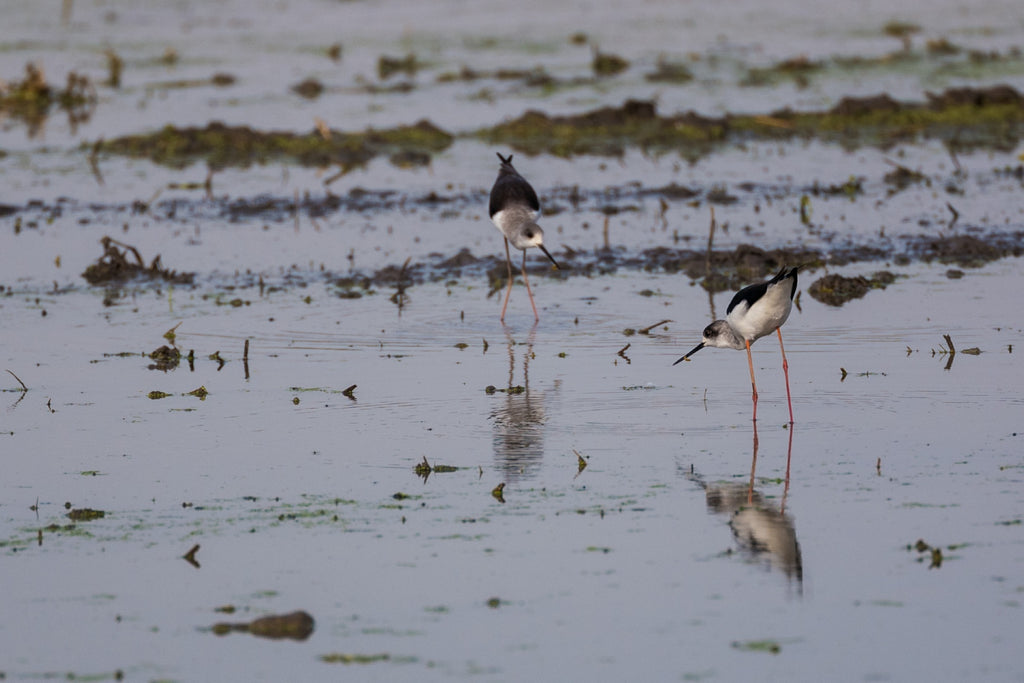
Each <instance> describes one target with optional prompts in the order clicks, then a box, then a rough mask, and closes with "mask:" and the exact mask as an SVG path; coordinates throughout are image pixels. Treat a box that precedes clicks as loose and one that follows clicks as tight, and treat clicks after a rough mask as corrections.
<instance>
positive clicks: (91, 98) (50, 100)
mask: <svg viewBox="0 0 1024 683" xmlns="http://www.w3.org/2000/svg"><path fill="white" fill-rule="evenodd" d="M53 107H57V108H59V109H62V110H64V111H66V112H67V114H68V121H69V122H70V124H71V128H72V131H73V130H74V129H75V127H76V126H77V125H78V124H79V123H84V122H85V121H88V120H89V117H90V116H92V113H93V111H94V110H95V109H96V89H95V88H94V87H93V85H92V83H91V82H90V81H89V78H88V77H87V76H80V75H78V74H77V73H75V72H74V71H71V72H69V73H68V77H67V84H66V85H65V87H64V88H63V89H60V88H58V87H56V86H53V85H50V84H49V83H47V81H46V76H45V74H44V73H43V70H42V69H41V68H39V67H37V66H36V65H35V64H33V63H31V62H30V63H29V64H26V65H25V78H24V79H23V80H20V81H10V82H8V83H4V82H3V81H0V113H3V114H7V115H9V116H11V117H12V118H16V119H21V120H22V121H24V122H25V123H26V124H28V127H29V135H30V136H35V134H36V133H37V132H38V131H39V129H40V128H41V127H42V124H43V122H44V121H45V120H46V117H47V116H48V115H49V113H50V110H51V109H52V108H53Z"/></svg>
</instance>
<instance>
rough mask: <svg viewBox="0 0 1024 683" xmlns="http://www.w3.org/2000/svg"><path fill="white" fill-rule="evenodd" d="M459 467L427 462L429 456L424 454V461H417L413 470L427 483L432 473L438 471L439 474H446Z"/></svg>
mask: <svg viewBox="0 0 1024 683" xmlns="http://www.w3.org/2000/svg"><path fill="white" fill-rule="evenodd" d="M458 469H459V468H458V467H453V466H451V465H431V464H430V463H429V462H427V456H425V455H424V456H423V462H420V463H417V464H416V467H414V468H413V470H414V471H415V472H416V476H418V477H422V478H423V483H424V484H425V483H427V479H428V478H429V477H430V475H431V474H433V473H434V472H437V473H438V474H444V473H446V472H456V471H458Z"/></svg>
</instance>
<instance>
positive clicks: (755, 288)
mask: <svg viewBox="0 0 1024 683" xmlns="http://www.w3.org/2000/svg"><path fill="white" fill-rule="evenodd" d="M797 268H799V266H796V267H794V268H790V269H789V272H786V267H785V266H783V267H782V269H781V270H780V271H779V272H778V273H777V274H776V275H775V277H773V278H772V279H771V280H768V281H766V282H758V283H757V284H755V285H749V286H747V287H744V288H743V289H741V290H740V291H738V292H736V296H734V297H733V298H732V301H730V302H729V308H727V309H726V311H725V314H726V315H729V314H730V313H732V309H734V308H736V307H737V306H738V305H739V304H740V302H741V301H746V302H747V308H750V307H751V306H753V305H754V302H755V301H757V300H758V299H760V298H761V297H763V296H764V295H765V292H767V291H768V288H769V287H771V286H772V285H777V284H779V283H780V282H782V281H783V280H786V279H788V278H793V289H791V290H790V292H789V298H790V300H791V301H792V299H793V297H794V296H796V284H797V274H796V271H797Z"/></svg>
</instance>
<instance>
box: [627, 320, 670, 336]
mask: <svg viewBox="0 0 1024 683" xmlns="http://www.w3.org/2000/svg"><path fill="white" fill-rule="evenodd" d="M671 322H675V321H674V320H660V321H658V322H656V323H654V324H653V325H648V326H647V327H645V328H643V329H640V330H637V331H636V333H637V334H650V333H651V330H653V329H654V328H655V327H661V326H662V325H664V324H665V323H671Z"/></svg>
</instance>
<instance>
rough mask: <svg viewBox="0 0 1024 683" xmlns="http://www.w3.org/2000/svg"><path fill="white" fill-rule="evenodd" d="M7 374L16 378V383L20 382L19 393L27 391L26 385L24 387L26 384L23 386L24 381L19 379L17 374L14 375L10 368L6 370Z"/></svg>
mask: <svg viewBox="0 0 1024 683" xmlns="http://www.w3.org/2000/svg"><path fill="white" fill-rule="evenodd" d="M7 374H9V375H10V376H11V377H13V378H14V379H16V380H18V384H20V385H21V393H25V392H26V391H28V387H26V386H25V383H24V382H22V381H21V378H20V377H18V376H17V375H15V374H14V373H13V372H11V371H10V370H8V371H7Z"/></svg>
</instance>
